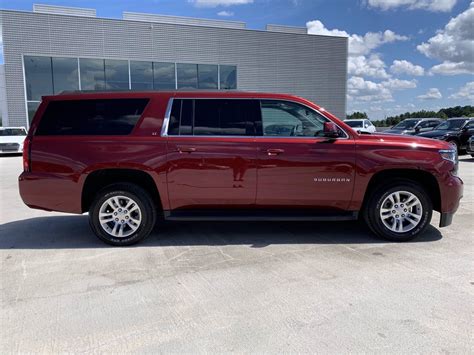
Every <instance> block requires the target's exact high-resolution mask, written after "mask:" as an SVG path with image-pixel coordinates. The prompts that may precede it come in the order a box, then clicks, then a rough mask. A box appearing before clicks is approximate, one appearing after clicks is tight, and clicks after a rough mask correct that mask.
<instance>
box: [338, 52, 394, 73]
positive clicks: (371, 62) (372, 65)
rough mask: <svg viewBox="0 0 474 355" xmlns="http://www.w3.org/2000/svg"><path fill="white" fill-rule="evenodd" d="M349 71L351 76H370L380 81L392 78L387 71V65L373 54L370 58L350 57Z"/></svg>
mask: <svg viewBox="0 0 474 355" xmlns="http://www.w3.org/2000/svg"><path fill="white" fill-rule="evenodd" d="M347 69H348V73H349V74H350V75H355V76H363V77H366V76H369V77H372V78H379V79H386V78H388V77H389V76H390V75H388V74H387V72H386V71H385V63H384V62H383V60H382V59H380V57H379V55H377V54H371V55H370V56H369V57H366V56H363V55H360V56H357V57H349V63H348V67H347Z"/></svg>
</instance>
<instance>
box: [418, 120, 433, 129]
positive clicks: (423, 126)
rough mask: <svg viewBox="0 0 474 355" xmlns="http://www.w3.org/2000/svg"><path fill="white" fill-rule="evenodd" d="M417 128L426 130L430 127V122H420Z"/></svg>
mask: <svg viewBox="0 0 474 355" xmlns="http://www.w3.org/2000/svg"><path fill="white" fill-rule="evenodd" d="M418 127H419V128H428V127H430V121H422V122H420V124H419V125H418Z"/></svg>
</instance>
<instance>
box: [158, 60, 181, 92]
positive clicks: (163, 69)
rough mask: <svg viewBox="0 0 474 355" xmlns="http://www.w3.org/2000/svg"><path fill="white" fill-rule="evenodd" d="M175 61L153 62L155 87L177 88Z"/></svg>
mask: <svg viewBox="0 0 474 355" xmlns="http://www.w3.org/2000/svg"><path fill="white" fill-rule="evenodd" d="M174 69H175V68H174V63H153V75H154V84H153V87H154V88H155V89H161V90H174V89H176V80H175V70H174Z"/></svg>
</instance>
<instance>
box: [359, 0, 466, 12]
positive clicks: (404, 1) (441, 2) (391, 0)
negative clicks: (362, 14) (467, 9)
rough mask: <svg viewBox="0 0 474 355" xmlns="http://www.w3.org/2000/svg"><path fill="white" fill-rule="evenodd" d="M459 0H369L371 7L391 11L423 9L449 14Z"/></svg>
mask: <svg viewBox="0 0 474 355" xmlns="http://www.w3.org/2000/svg"><path fill="white" fill-rule="evenodd" d="M456 2H457V0H368V5H369V6H370V7H376V8H379V9H382V10H391V9H395V8H398V7H404V8H408V9H409V10H417V9H423V10H428V11H434V12H448V11H451V10H452V9H453V7H454V5H456Z"/></svg>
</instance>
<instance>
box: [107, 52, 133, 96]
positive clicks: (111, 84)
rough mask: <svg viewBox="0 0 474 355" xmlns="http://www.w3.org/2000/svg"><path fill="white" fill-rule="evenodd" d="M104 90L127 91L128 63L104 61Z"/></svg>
mask: <svg viewBox="0 0 474 355" xmlns="http://www.w3.org/2000/svg"><path fill="white" fill-rule="evenodd" d="M104 62H105V65H104V67H105V89H106V90H127V89H129V84H128V61H127V60H115V59H106V60H105V61H104Z"/></svg>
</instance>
